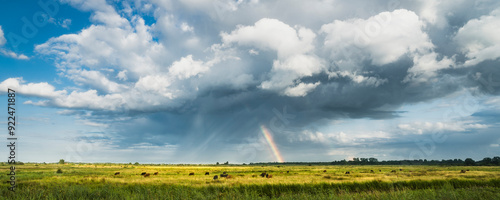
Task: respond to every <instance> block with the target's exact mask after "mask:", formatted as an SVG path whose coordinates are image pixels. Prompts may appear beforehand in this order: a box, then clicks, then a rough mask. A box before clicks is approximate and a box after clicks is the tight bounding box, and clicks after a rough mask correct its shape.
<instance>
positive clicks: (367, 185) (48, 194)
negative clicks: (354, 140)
mask: <svg viewBox="0 0 500 200" xmlns="http://www.w3.org/2000/svg"><path fill="white" fill-rule="evenodd" d="M0 168H1V170H2V172H3V173H2V174H1V175H0V180H2V182H1V187H2V189H1V191H2V192H1V193H2V195H1V196H0V198H1V199H500V167H488V166H475V167H464V166H248V165H247V166H237V165H217V166H216V165H185V166H175V165H126V164H72V163H70V164H64V165H63V164H25V165H17V166H16V169H17V170H16V178H17V189H16V192H11V191H8V190H7V187H8V183H6V181H7V180H8V179H9V176H7V173H9V169H8V168H9V166H7V165H3V166H0ZM58 169H61V170H62V173H56V171H57V170H58ZM325 170H326V172H325ZM371 170H373V172H371ZM393 170H394V171H395V172H392V171H393ZM461 170H469V171H466V172H465V173H461V172H460V171H461ZM287 171H289V173H287ZM346 171H349V172H350V174H345V172H346ZM115 172H120V174H119V175H114V174H115ZM142 172H147V173H150V174H151V176H149V177H143V176H141V175H140V174H141V173H142ZM154 172H158V175H153V173H154ZM205 172H210V175H205ZM223 172H226V173H227V174H229V175H231V177H230V178H219V179H218V180H213V176H214V175H220V174H222V173H223ZM262 172H267V173H268V174H271V175H272V178H262V177H260V176H259V175H260V174H261V173H262ZM190 173H194V175H191V176H190V175H189V174H190Z"/></svg>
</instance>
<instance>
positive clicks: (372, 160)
mask: <svg viewBox="0 0 500 200" xmlns="http://www.w3.org/2000/svg"><path fill="white" fill-rule="evenodd" d="M368 161H369V162H371V163H376V162H378V160H377V159H376V158H368Z"/></svg>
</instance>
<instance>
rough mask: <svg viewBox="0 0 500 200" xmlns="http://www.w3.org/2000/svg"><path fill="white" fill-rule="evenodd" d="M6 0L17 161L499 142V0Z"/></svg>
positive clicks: (390, 151) (204, 159) (298, 158)
mask: <svg viewBox="0 0 500 200" xmlns="http://www.w3.org/2000/svg"><path fill="white" fill-rule="evenodd" d="M0 3H1V4H2V6H1V8H0V98H1V99H2V100H0V102H3V103H2V104H4V106H5V107H7V90H8V89H9V88H10V89H14V90H15V91H16V98H17V99H16V101H17V102H18V103H17V104H16V120H17V124H16V131H17V132H16V133H17V136H18V141H17V144H18V145H17V156H18V157H17V159H18V160H21V161H24V162H57V161H59V159H65V160H66V161H69V162H120V163H128V162H132V163H134V162H139V163H215V162H220V163H222V162H226V161H228V162H229V163H251V162H307V161H323V162H328V161H333V160H342V159H346V160H349V159H352V158H355V157H361V158H369V157H375V158H378V159H379V160H404V159H409V160H414V159H428V160H434V159H435V160H441V159H453V158H460V159H465V158H473V159H475V160H480V159H482V158H484V157H493V156H498V155H500V123H499V121H498V119H500V67H499V66H500V35H499V34H498V33H499V32H500V26H499V25H500V2H499V1H496V0H476V1H466V0H436V1H424V0H420V1H399V0H374V1H360V0H353V1H340V0H310V1H296V0H290V1H285V0H282V1H279V0H269V1H263V0H163V1H161V0H129V1H112V0H108V1H106V0H88V1H84V0H59V1H57V0H37V1H31V0H19V1H1V2H0ZM7 116H8V113H7V112H4V113H0V117H2V118H3V119H7ZM6 121H7V120H4V122H2V123H1V124H3V125H2V126H3V127H4V130H5V131H4V132H5V134H3V135H4V137H1V138H2V140H3V141H4V143H7V136H8V134H7V133H8V132H7V130H6V129H7V123H6ZM0 153H1V154H2V155H5V156H6V157H7V156H8V154H9V152H8V148H6V147H5V148H1V149H0Z"/></svg>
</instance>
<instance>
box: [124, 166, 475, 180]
mask: <svg viewBox="0 0 500 200" xmlns="http://www.w3.org/2000/svg"><path fill="white" fill-rule="evenodd" d="M378 171H379V172H382V170H378ZM399 171H403V169H399ZM467 171H469V169H467V170H463V169H462V170H460V173H465V172H467ZM323 172H326V170H323ZM408 172H413V171H408ZM280 173H283V172H280ZM286 173H290V171H286ZM370 173H375V171H373V170H370ZM391 173H396V170H391ZM344 174H351V172H350V171H346V172H345V173H344ZM116 175H120V172H115V176H116ZM150 175H151V174H149V173H147V172H142V173H141V176H144V177H150ZM153 175H158V172H154V173H153ZM194 175H195V174H194V172H190V173H189V176H194ZM205 175H210V172H205ZM259 176H261V177H262V178H264V177H266V178H272V177H273V175H271V174H268V173H267V172H262V173H261V174H260V175H259ZM219 177H221V178H227V179H230V178H233V176H232V175H229V174H228V173H227V172H223V173H222V174H220V175H215V176H214V177H213V180H218V179H219ZM252 177H257V175H255V174H254V175H252Z"/></svg>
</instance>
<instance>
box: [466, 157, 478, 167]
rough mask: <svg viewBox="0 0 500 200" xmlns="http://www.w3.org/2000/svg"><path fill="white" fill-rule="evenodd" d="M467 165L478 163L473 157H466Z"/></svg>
mask: <svg viewBox="0 0 500 200" xmlns="http://www.w3.org/2000/svg"><path fill="white" fill-rule="evenodd" d="M465 165H466V166H474V165H476V161H474V160H472V158H466V159H465Z"/></svg>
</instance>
